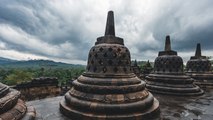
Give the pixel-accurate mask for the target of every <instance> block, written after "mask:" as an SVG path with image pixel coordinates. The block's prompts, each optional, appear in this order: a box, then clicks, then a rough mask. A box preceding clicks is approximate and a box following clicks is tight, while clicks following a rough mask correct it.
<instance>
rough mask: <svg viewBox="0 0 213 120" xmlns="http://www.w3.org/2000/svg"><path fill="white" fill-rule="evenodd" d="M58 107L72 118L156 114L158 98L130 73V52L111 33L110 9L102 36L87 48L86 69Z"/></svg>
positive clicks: (111, 119) (118, 119)
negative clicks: (88, 49)
mask: <svg viewBox="0 0 213 120" xmlns="http://www.w3.org/2000/svg"><path fill="white" fill-rule="evenodd" d="M60 111H61V112H62V113H63V114H64V115H66V116H68V117H70V118H71V119H73V120H143V119H147V118H151V117H154V116H157V115H159V102H158V101H157V100H156V99H155V98H154V97H153V95H152V94H151V93H150V92H148V91H147V90H146V89H145V82H144V81H141V80H140V79H139V78H138V77H137V76H136V75H135V74H134V73H133V71H132V69H131V59H130V52H129V50H128V48H127V47H125V46H124V42H123V39H122V38H119V37H116V36H115V28H114V15H113V12H112V11H109V12H108V17H107V24H106V30H105V36H103V37H99V38H97V41H96V43H95V46H93V47H92V48H91V49H90V52H89V55H88V63H87V68H86V72H85V73H83V74H82V75H81V76H80V77H78V78H77V79H76V80H75V81H74V82H73V87H72V88H71V90H69V91H68V92H67V93H66V94H65V97H64V99H63V100H62V101H61V102H60Z"/></svg>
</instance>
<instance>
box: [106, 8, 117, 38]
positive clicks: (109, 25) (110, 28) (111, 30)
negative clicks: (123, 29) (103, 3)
mask: <svg viewBox="0 0 213 120" xmlns="http://www.w3.org/2000/svg"><path fill="white" fill-rule="evenodd" d="M106 35H113V36H115V25H114V14H113V11H109V12H108V15H107V22H106V29H105V36H106Z"/></svg>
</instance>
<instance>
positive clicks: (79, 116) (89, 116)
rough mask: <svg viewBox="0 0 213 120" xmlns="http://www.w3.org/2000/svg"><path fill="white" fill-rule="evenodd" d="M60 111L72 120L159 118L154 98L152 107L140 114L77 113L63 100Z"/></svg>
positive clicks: (144, 119) (157, 103)
mask: <svg viewBox="0 0 213 120" xmlns="http://www.w3.org/2000/svg"><path fill="white" fill-rule="evenodd" d="M60 111H61V112H62V113H63V114H64V115H65V116H67V117H69V118H71V119H72V120H147V119H153V120H155V119H158V118H159V113H160V109H159V102H158V101H157V100H156V99H155V98H154V101H153V105H152V106H151V107H150V108H148V109H146V110H144V111H141V112H135V113H126V114H107V113H106V114H96V113H92V112H84V111H83V110H82V111H78V110H76V109H74V108H72V106H69V105H68V104H67V103H66V102H65V99H63V100H62V101H61V102H60Z"/></svg>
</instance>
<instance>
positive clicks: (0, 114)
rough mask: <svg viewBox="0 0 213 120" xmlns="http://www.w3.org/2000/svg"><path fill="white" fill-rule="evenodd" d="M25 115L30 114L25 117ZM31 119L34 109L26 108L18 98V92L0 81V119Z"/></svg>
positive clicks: (33, 116) (33, 115)
mask: <svg viewBox="0 0 213 120" xmlns="http://www.w3.org/2000/svg"><path fill="white" fill-rule="evenodd" d="M31 112H33V113H34V114H32V113H31ZM26 116H30V117H28V119H27V117H26ZM23 117H24V120H33V119H34V118H35V110H34V111H32V110H31V111H30V110H28V108H27V106H26V105H25V103H24V102H23V101H22V100H21V99H20V92H19V91H17V90H15V89H11V88H9V87H8V86H6V85H4V84H2V83H0V119H1V120H20V119H22V118H23Z"/></svg>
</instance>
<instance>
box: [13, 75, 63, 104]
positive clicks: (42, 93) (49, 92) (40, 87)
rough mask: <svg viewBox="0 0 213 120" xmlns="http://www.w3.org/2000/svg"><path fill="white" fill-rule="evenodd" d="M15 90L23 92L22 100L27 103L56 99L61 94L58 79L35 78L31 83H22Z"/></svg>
mask: <svg viewBox="0 0 213 120" xmlns="http://www.w3.org/2000/svg"><path fill="white" fill-rule="evenodd" d="M13 88H15V89H17V90H19V91H20V92H21V99H22V100H27V101H29V100H35V99H42V98H46V97H54V96H58V95H60V93H61V88H60V87H59V86H58V79H57V78H56V77H39V78H34V79H33V80H32V81H31V82H26V83H21V84H18V85H16V86H14V87H13Z"/></svg>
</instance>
